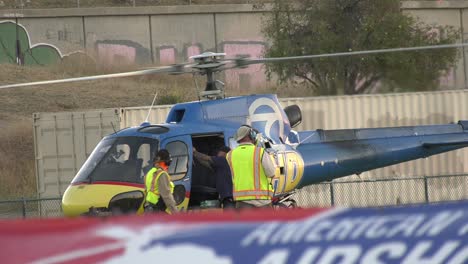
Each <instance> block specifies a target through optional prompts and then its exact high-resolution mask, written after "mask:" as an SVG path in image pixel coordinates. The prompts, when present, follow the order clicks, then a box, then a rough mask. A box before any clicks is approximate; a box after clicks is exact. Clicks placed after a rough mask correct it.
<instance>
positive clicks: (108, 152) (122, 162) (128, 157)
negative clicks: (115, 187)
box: [72, 137, 158, 184]
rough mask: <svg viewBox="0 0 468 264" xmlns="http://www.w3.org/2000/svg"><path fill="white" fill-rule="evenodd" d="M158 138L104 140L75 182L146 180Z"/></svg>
mask: <svg viewBox="0 0 468 264" xmlns="http://www.w3.org/2000/svg"><path fill="white" fill-rule="evenodd" d="M157 148H158V140H156V139H151V138H143V137H120V138H107V139H104V140H102V141H101V142H100V143H99V144H98V145H97V146H96V148H95V149H94V151H93V152H92V153H91V156H89V158H88V160H86V162H85V164H84V165H83V167H81V169H80V171H78V173H77V175H76V176H75V178H74V179H73V181H72V184H73V183H82V182H86V183H91V182H102V181H113V182H129V183H143V180H144V177H145V174H146V172H147V171H148V170H149V169H151V165H152V164H151V159H152V155H151V153H156V152H157Z"/></svg>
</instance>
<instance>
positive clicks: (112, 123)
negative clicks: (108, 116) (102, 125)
mask: <svg viewBox="0 0 468 264" xmlns="http://www.w3.org/2000/svg"><path fill="white" fill-rule="evenodd" d="M110 123H111V126H112V129H113V130H114V134H115V133H117V131H116V130H115V127H114V122H112V121H111V122H110Z"/></svg>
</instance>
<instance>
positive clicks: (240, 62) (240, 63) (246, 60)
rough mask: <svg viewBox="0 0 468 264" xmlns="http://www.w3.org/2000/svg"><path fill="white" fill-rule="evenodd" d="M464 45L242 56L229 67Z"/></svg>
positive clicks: (463, 45) (450, 45) (460, 44)
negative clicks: (286, 55) (275, 56)
mask: <svg viewBox="0 0 468 264" xmlns="http://www.w3.org/2000/svg"><path fill="white" fill-rule="evenodd" d="M465 46H468V43H456V44H443V45H431V46H418V47H407V48H390V49H376V50H363V51H349V52H337V53H325V54H317V55H303V56H290V57H277V58H259V59H249V58H245V57H244V58H237V59H232V61H233V62H234V64H235V66H233V67H231V68H237V67H246V66H248V65H252V64H261V63H270V62H281V61H290V60H308V59H317V58H324V57H343V56H352V55H368V54H379V53H390V52H402V51H417V50H430V49H447V48H461V47H465Z"/></svg>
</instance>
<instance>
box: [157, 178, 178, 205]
mask: <svg viewBox="0 0 468 264" xmlns="http://www.w3.org/2000/svg"><path fill="white" fill-rule="evenodd" d="M164 174H166V175H164ZM158 185H159V195H160V196H161V198H162V199H163V201H164V203H165V204H166V207H167V208H169V210H170V211H171V213H175V212H177V211H178V210H177V207H176V202H175V200H174V196H173V195H172V193H171V186H170V184H169V175H168V174H167V173H166V172H163V175H161V176H159V179H158Z"/></svg>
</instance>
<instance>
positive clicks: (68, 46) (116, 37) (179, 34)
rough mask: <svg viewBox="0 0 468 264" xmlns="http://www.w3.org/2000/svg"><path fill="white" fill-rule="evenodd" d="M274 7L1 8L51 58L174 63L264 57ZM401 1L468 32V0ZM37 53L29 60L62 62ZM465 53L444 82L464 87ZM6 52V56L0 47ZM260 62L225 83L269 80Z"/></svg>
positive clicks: (3, 18) (239, 86)
mask: <svg viewBox="0 0 468 264" xmlns="http://www.w3.org/2000/svg"><path fill="white" fill-rule="evenodd" d="M270 8H271V6H269V5H265V6H263V7H256V6H254V5H248V4H241V5H211V6H202V5H191V6H170V7H167V6H166V7H131V8H108V7H107V8H70V9H47V10H45V9H44V10H37V9H36V10H34V9H30V10H0V33H1V32H2V29H1V27H2V26H4V25H6V23H9V22H11V23H18V24H20V25H21V26H22V28H24V31H25V32H26V34H27V35H28V36H29V42H30V44H29V46H30V48H35V50H34V54H39V55H40V54H41V53H44V54H43V56H42V57H47V56H48V54H54V51H56V52H57V53H58V54H60V56H61V57H64V56H65V57H64V58H65V59H66V58H67V55H69V54H71V53H76V52H81V53H83V54H86V56H89V57H91V58H92V59H94V60H95V61H97V62H98V63H103V64H170V63H177V62H183V61H186V60H187V59H188V57H190V56H191V55H193V54H197V53H200V52H203V51H218V52H225V53H227V55H228V57H232V56H235V55H238V54H247V55H251V56H252V57H260V56H261V55H262V53H263V50H264V48H265V46H266V45H268V44H267V42H266V41H265V39H264V38H263V36H262V34H261V30H260V28H261V20H262V16H263V15H264V14H265V13H266V12H268V10H269V9H270ZM402 8H403V10H404V12H407V13H409V14H413V15H415V16H417V17H419V18H420V19H421V20H422V21H424V22H427V23H438V24H444V25H452V26H455V27H457V28H460V30H461V31H462V32H463V33H464V34H463V35H464V39H466V36H465V35H467V33H465V29H466V28H468V25H465V24H466V23H468V22H466V21H468V17H467V14H468V1H456V0H452V1H450V0H444V1H402ZM2 22H3V23H2ZM467 32H468V31H467ZM9 36H10V38H11V34H10V35H9ZM12 41H13V43H14V40H12ZM10 42H11V41H10ZM41 43H42V44H41ZM39 44H41V45H42V46H41V47H40V48H38V47H37V45H39ZM44 44H45V45H44ZM23 46H25V45H24V44H23ZM9 53H13V54H10V55H13V57H14V56H15V54H14V53H15V49H13V48H11V49H9ZM39 55H37V56H38V59H36V60H28V63H41V64H46V63H54V62H55V61H56V60H46V59H43V58H41V57H40V56H39ZM463 55H464V56H463V57H462V58H461V59H460V61H459V63H458V64H457V66H456V67H455V68H454V69H452V70H450V71H449V72H448V73H447V75H446V76H445V77H444V78H442V79H441V85H442V87H444V88H448V89H460V88H465V87H466V83H467V81H466V79H467V78H466V72H467V70H466V61H465V57H467V56H465V55H466V54H465V53H463ZM0 56H6V55H4V54H2V53H1V52H0ZM0 59H1V58H0ZM11 60H13V59H11ZM42 60H43V61H42ZM0 61H2V60H0ZM13 62H14V60H13ZM262 67H263V66H262V65H252V66H249V68H247V69H236V70H232V71H229V72H226V73H225V79H226V83H228V84H229V85H230V86H231V88H234V89H235V90H237V91H241V92H242V91H243V90H245V87H247V86H253V87H262V86H264V85H265V82H266V77H265V74H264V71H263V68H262Z"/></svg>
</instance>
